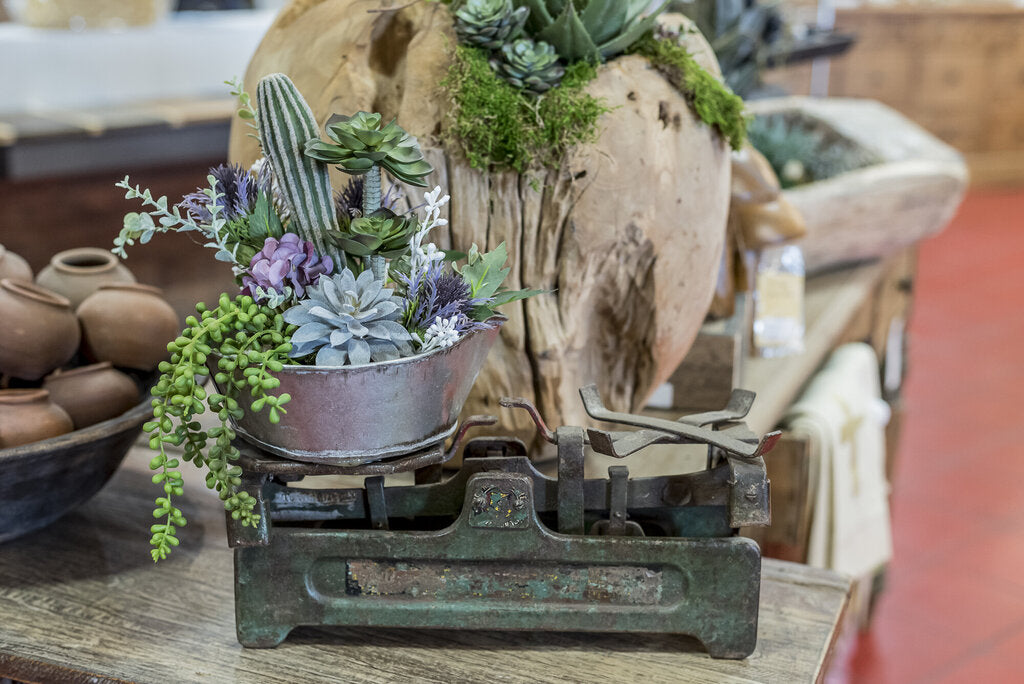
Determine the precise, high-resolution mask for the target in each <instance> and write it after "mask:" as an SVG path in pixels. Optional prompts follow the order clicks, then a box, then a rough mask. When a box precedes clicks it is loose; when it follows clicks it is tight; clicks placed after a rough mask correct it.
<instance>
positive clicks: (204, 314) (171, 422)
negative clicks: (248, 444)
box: [143, 294, 295, 561]
mask: <svg viewBox="0 0 1024 684" xmlns="http://www.w3.org/2000/svg"><path fill="white" fill-rule="evenodd" d="M196 311H197V312H198V314H199V317H198V318H197V317H196V316H189V317H188V318H187V319H186V327H185V329H184V330H183V331H182V333H181V335H179V336H178V337H177V338H176V339H175V340H174V341H172V342H171V343H170V344H168V345H167V349H168V351H169V352H170V353H171V358H170V360H169V361H164V362H162V363H161V364H160V372H161V376H160V379H159V380H158V381H157V384H156V386H155V387H153V389H152V390H151V393H152V395H153V401H152V405H153V419H152V420H151V421H148V422H147V423H146V424H145V425H144V426H143V430H144V431H145V432H147V433H149V435H150V438H149V446H150V448H151V449H153V450H154V451H156V452H157V454H156V455H155V456H154V457H153V459H152V460H151V461H150V463H149V467H150V468H151V469H152V470H155V471H157V472H156V474H155V475H154V476H153V482H154V484H158V485H161V486H162V487H163V491H164V494H163V496H161V497H159V498H157V499H156V508H155V509H154V510H153V517H154V518H157V519H158V520H159V521H160V522H158V523H156V524H154V525H153V526H152V527H151V528H150V531H151V532H152V534H153V536H152V538H151V539H150V545H152V547H153V549H152V551H151V554H152V556H153V560H154V561H158V560H162V559H164V558H166V557H167V555H168V554H169V553H170V552H171V549H172V548H173V547H175V546H177V545H178V543H179V540H178V538H177V534H176V533H177V531H178V529H180V528H181V527H184V525H185V522H186V521H185V517H184V515H183V514H182V512H181V510H180V509H179V508H178V507H177V506H175V505H174V502H173V498H172V497H177V496H181V495H182V478H181V471H179V470H178V469H177V468H178V467H179V465H180V461H179V459H178V458H175V457H173V455H172V454H171V453H169V452H168V447H169V446H170V447H179V448H181V450H182V455H181V457H182V458H183V459H184V460H185V461H191V462H192V463H193V464H195V466H196V467H199V468H205V469H206V470H207V475H206V486H207V487H209V488H210V489H213V490H215V491H216V492H217V493H218V495H219V496H220V498H221V500H222V501H223V502H224V508H225V509H226V510H227V511H229V512H230V514H231V517H232V518H234V519H236V520H238V521H240V522H241V523H242V524H243V525H252V526H255V525H256V523H257V522H258V521H259V515H257V514H256V513H254V512H253V508H254V507H255V504H256V501H255V499H254V498H253V497H251V496H250V495H249V494H248V493H246V492H244V491H239V490H238V486H239V485H240V484H241V479H240V475H241V469H240V468H239V467H238V466H235V465H232V462H233V461H235V460H236V459H237V458H238V449H237V448H236V447H235V446H233V444H232V440H233V439H234V438H235V431H234V430H233V429H232V428H231V422H230V421H231V420H232V419H238V418H241V417H242V416H243V415H244V409H243V408H242V406H241V403H240V399H241V397H242V395H243V393H248V395H249V397H250V402H249V409H250V410H252V411H261V410H263V409H264V408H266V409H267V410H268V411H269V416H268V417H269V420H270V422H272V423H276V422H278V421H279V420H280V417H281V414H283V413H285V409H284V405H285V404H287V403H288V401H289V400H290V399H291V397H289V396H288V395H287V394H281V395H274V394H271V393H270V392H271V391H272V390H274V389H276V388H277V387H279V386H280V380H278V379H277V378H275V377H274V376H273V373H275V372H277V371H280V370H281V369H282V368H284V365H285V364H287V363H292V361H291V360H290V359H289V357H288V352H289V351H291V348H292V345H291V342H290V341H289V340H290V336H291V333H292V332H293V331H294V329H295V328H294V326H290V325H288V324H287V323H285V321H284V318H283V317H282V315H281V314H280V313H278V312H276V311H274V310H273V309H270V308H267V307H265V306H260V305H258V304H256V303H255V302H253V299H252V298H251V297H247V296H239V297H235V298H234V299H232V298H231V297H229V296H228V295H227V294H222V295H221V296H220V300H219V302H218V304H217V307H216V308H214V309H207V308H206V306H204V305H203V304H199V305H197V306H196ZM211 358H216V359H217V371H216V375H215V380H216V382H217V385H218V386H219V387H220V388H222V389H223V392H224V393H223V394H221V393H219V392H216V391H214V392H208V391H207V390H206V389H205V388H204V387H203V382H204V381H205V380H206V379H207V378H208V377H209V375H210V369H209V366H208V362H209V360H210V359H211ZM207 408H209V409H210V410H211V411H213V412H214V413H215V414H216V415H217V417H218V419H219V420H220V425H219V426H217V427H214V428H211V429H210V430H209V431H204V430H203V429H202V426H201V424H200V423H199V421H198V420H196V417H197V416H199V415H200V414H202V413H204V412H205V411H206V409H207ZM211 440H212V444H211Z"/></svg>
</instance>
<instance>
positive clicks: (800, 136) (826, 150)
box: [748, 114, 880, 188]
mask: <svg viewBox="0 0 1024 684" xmlns="http://www.w3.org/2000/svg"><path fill="white" fill-rule="evenodd" d="M748 134H749V137H750V144H751V145H753V146H754V147H755V148H757V150H758V151H759V152H760V153H761V154H763V155H764V156H765V159H767V160H768V163H769V164H771V165H772V169H773V170H774V171H775V175H777V176H778V177H779V183H780V184H781V185H782V187H783V188H791V187H794V186H797V185H803V184H805V183H813V182H814V181H819V180H824V179H826V178H832V177H833V176H838V175H839V174H842V173H846V172H848V171H853V170H855V169H859V168H863V167H865V166H870V165H872V164H877V163H879V161H880V160H879V159H878V158H877V157H876V156H874V155H873V154H871V153H870V152H866V151H864V150H863V149H861V148H858V147H857V146H856V145H853V144H850V143H849V142H847V141H846V140H844V139H842V138H840V137H837V136H835V135H826V133H825V132H824V131H822V130H821V129H820V128H816V127H814V126H813V125H808V124H807V123H805V122H800V121H795V120H793V119H792V118H791V117H788V116H786V115H785V114H770V115H765V116H758V117H755V118H754V119H753V121H752V122H751V124H750V128H749V131H748Z"/></svg>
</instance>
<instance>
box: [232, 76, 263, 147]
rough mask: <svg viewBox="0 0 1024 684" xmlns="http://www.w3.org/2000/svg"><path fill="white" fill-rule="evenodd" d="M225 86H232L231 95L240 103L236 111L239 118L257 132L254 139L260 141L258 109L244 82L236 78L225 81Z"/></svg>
mask: <svg viewBox="0 0 1024 684" xmlns="http://www.w3.org/2000/svg"><path fill="white" fill-rule="evenodd" d="M224 84H225V85H228V86H231V94H232V95H233V96H234V98H235V100H237V101H238V109H237V110H235V113H236V114H237V115H238V118H239V119H241V120H242V121H244V122H245V123H246V124H247V125H248V126H249V127H250V128H252V129H253V130H254V131H257V134H255V135H254V137H255V138H256V139H257V140H259V134H258V132H259V128H260V127H259V125H258V124H257V123H256V116H257V115H256V109H255V108H254V107H253V106H252V98H251V97H250V96H249V93H247V92H245V86H244V85H242V81H241V80H240V79H239V78H237V77H236V78H233V79H231V80H230V81H224ZM261 144H262V143H261Z"/></svg>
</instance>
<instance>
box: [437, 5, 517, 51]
mask: <svg viewBox="0 0 1024 684" xmlns="http://www.w3.org/2000/svg"><path fill="white" fill-rule="evenodd" d="M454 14H455V33H456V35H458V37H459V41H460V42H462V43H466V44H468V45H476V46H477V47H481V48H484V49H486V50H500V49H501V46H502V45H504V44H505V43H507V42H510V41H513V40H515V39H516V38H518V37H519V34H521V33H522V32H523V26H524V25H525V24H526V19H527V18H528V17H529V16H530V9H529V8H528V7H515V6H514V5H513V4H512V0H467V1H466V2H464V3H462V4H461V5H460V6H459V7H458V8H457V9H455V10H454Z"/></svg>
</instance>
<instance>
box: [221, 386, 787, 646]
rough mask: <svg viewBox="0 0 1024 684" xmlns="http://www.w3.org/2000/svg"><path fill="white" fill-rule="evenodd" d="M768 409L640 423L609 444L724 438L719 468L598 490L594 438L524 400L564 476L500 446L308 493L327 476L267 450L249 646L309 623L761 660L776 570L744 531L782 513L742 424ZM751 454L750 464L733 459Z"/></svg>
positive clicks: (239, 549) (238, 551)
mask: <svg viewBox="0 0 1024 684" xmlns="http://www.w3.org/2000/svg"><path fill="white" fill-rule="evenodd" d="M751 399H752V397H750V396H749V395H748V394H746V393H734V395H733V399H732V400H730V402H729V405H728V406H727V407H726V408H725V409H724V410H723V411H718V412H713V413H710V414H699V415H696V416H684V417H683V418H682V419H680V421H678V422H675V423H673V422H671V421H665V422H668V423H669V425H670V426H671V427H672V429H671V430H662V429H661V427H662V426H660V425H654V426H651V425H645V424H643V423H642V421H643V420H644V419H642V418H641V417H636V416H630V417H627V418H628V421H623V422H625V423H626V424H629V425H633V424H639V425H640V426H641V427H642V429H641V430H636V431H633V432H627V431H618V432H605V433H603V434H604V435H606V436H607V437H608V439H609V440H611V441H613V442H617V443H618V444H621V443H623V440H624V439H625V436H626V435H630V434H634V435H635V434H641V433H653V432H658V433H660V434H659V435H658V437H657V440H658V441H659V442H670V443H671V442H674V443H679V444H684V443H687V444H688V443H692V442H694V441H696V439H697V436H700V435H703V434H704V433H711V434H714V435H715V437H714V439H708V440H706V441H705V443H706V444H708V449H709V456H708V468H707V469H706V470H702V471H698V472H692V473H681V474H678V475H668V476H661V477H649V478H630V477H629V470H628V468H626V467H625V466H613V467H611V468H610V469H609V477H608V478H607V479H592V480H586V479H584V474H583V457H584V453H585V449H586V446H587V441H588V440H587V434H586V433H585V432H584V430H583V429H581V428H578V427H572V426H565V427H560V428H558V429H557V430H555V431H550V430H549V429H548V428H547V426H546V425H544V422H543V420H542V419H541V418H540V416H539V414H537V412H536V409H535V408H533V407H532V405H530V404H529V402H526V401H523V400H509V401H507V402H506V405H507V406H510V407H514V408H519V409H524V410H527V411H529V412H530V413H531V415H532V416H533V417H534V419H535V421H536V423H537V427H538V430H540V431H541V432H542V433H546V435H545V436H546V438H547V439H549V441H552V442H554V443H555V444H557V446H558V459H559V463H558V477H557V478H551V477H548V476H546V475H544V474H542V473H540V472H538V471H537V470H536V469H535V468H534V466H533V464H532V463H531V462H530V460H529V458H528V454H527V450H526V448H525V446H524V445H523V443H522V442H519V441H518V440H513V439H503V438H495V437H485V438H478V439H474V440H472V441H470V442H469V443H468V444H466V446H465V448H464V450H463V460H462V466H461V468H460V469H459V470H458V471H457V472H456V473H454V474H452V475H450V476H449V477H446V478H445V477H439V473H438V472H437V469H436V466H427V467H426V468H424V467H422V466H415V467H417V468H419V470H418V475H419V474H422V476H421V477H420V476H418V477H417V484H415V485H411V486H394V487H386V486H384V481H383V478H382V477H380V476H374V477H369V478H367V479H366V481H365V482H364V485H363V486H362V487H357V488H351V489H303V488H301V483H298V482H295V480H296V479H298V478H301V477H302V476H303V475H306V474H323V471H324V468H325V467H324V466H322V465H314V464H293V465H291V466H287V467H286V466H283V465H280V464H276V465H275V463H276V462H277V461H278V460H279V459H274V458H273V457H270V456H267V455H265V454H261V453H259V452H258V451H257V450H253V449H249V450H247V451H246V453H245V457H244V459H243V461H242V466H243V469H244V473H243V488H244V489H245V490H246V491H249V492H250V493H251V494H252V495H253V496H254V497H255V498H256V500H257V506H258V510H259V512H260V513H261V514H262V515H263V518H262V520H261V525H263V526H262V527H260V528H257V529H255V530H253V529H251V528H241V527H240V526H239V525H237V523H235V522H234V521H232V520H231V519H230V517H229V518H228V532H229V542H230V543H231V545H232V546H233V547H234V548H235V570H236V584H235V590H236V618H237V620H236V622H237V628H238V638H239V641H240V642H241V643H242V644H244V645H246V646H261V647H266V646H274V645H276V644H277V643H279V642H280V641H281V640H283V639H284V638H285V637H286V636H287V634H288V632H289V631H290V630H291V628H292V627H294V626H297V625H307V624H325V625H356V626H381V627H384V626H390V627H446V628H452V627H462V628H467V627H472V628H476V629H529V630H587V631H627V632H629V631H632V632H650V631H655V632H672V633H680V634H689V635H692V636H695V637H696V638H698V639H700V640H701V641H702V642H703V643H704V644H705V646H706V647H707V649H708V651H709V653H711V655H713V656H714V657H722V658H742V657H745V656H746V655H747V654H749V653H750V652H751V651H752V650H753V648H754V645H755V642H756V633H757V604H758V592H759V586H760V584H759V583H760V560H761V559H760V552H759V549H758V548H757V545H756V544H755V543H753V542H752V541H750V540H748V539H744V538H741V537H738V536H736V528H737V527H739V526H740V525H750V524H755V525H756V524H765V523H766V522H767V520H768V516H769V513H770V512H769V508H768V481H767V478H766V476H765V468H764V461H763V459H762V458H761V457H760V455H758V453H757V449H758V447H759V446H763V445H764V444H766V443H767V442H766V441H765V440H759V439H758V438H757V436H756V435H753V434H752V433H750V431H749V430H746V428H745V426H744V425H742V423H738V422H736V421H737V418H740V417H742V415H743V414H744V413H745V411H746V410H747V409H749V403H750V401H751ZM598 402H599V398H598ZM592 407H593V402H592ZM679 426H683V428H684V429H682V430H680V429H678V428H679ZM716 428H721V429H716ZM642 439H644V440H646V439H648V436H647V435H642ZM591 442H593V440H591ZM736 443H740V444H743V445H745V447H744V448H745V449H748V450H749V451H750V453H749V454H748V453H743V454H738V453H735V452H734V451H732V450H730V449H728V448H725V447H724V446H723V445H726V446H731V445H734V444H736ZM453 449H454V446H453ZM412 456H413V457H415V454H414V455H412ZM396 463H397V462H396ZM407 463H418V461H415V460H413V461H407ZM364 468H365V466H355V467H353V468H345V467H331V469H330V472H335V473H344V474H351V473H353V472H362V469H364ZM428 468H432V470H428ZM289 482H290V484H289Z"/></svg>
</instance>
